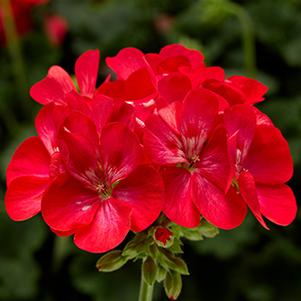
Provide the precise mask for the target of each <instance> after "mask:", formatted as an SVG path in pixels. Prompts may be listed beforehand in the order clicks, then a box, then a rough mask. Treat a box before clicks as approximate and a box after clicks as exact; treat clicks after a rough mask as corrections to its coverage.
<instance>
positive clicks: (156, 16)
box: [0, 0, 301, 301]
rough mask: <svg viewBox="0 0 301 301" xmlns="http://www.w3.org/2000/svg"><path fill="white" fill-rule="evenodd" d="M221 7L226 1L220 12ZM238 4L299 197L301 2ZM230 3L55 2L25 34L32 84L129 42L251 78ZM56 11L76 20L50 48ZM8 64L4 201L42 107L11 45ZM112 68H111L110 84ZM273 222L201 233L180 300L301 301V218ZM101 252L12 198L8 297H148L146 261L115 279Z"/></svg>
mask: <svg viewBox="0 0 301 301" xmlns="http://www.w3.org/2000/svg"><path fill="white" fill-rule="evenodd" d="M216 2H219V5H221V6H220V7H217V6H214V4H216ZM233 2H235V3H236V4H239V5H241V9H242V10H243V11H244V13H247V14H248V15H249V16H250V18H251V21H252V29H253V32H254V35H255V42H256V44H255V47H256V56H257V70H256V74H257V78H258V79H260V80H261V81H263V82H264V83H266V84H267V85H268V86H269V87H270V90H269V93H268V95H267V100H266V102H265V103H262V104H259V105H258V107H260V108H261V109H262V110H263V111H264V112H266V113H267V114H268V115H269V116H270V117H271V119H272V120H273V121H274V123H275V124H276V125H277V126H278V127H279V128H280V129H281V130H282V131H283V133H284V135H285V137H286V138H287V139H288V141H289V144H290V146H291V150H292V154H293V158H294V162H295V175H294V178H293V179H292V180H291V182H290V185H291V186H292V188H293V189H294V191H295V193H296V195H297V200H298V199H300V196H301V193H300V187H301V186H300V179H301V160H300V158H301V2H300V1H298V0H240V1H233ZM210 5H211V6H210ZM212 5H213V6H212ZM227 5H229V1H228V0H227V1H226V0H122V1H121V0H106V1H105V0H103V1H101V0H52V1H50V3H49V5H48V6H46V7H39V8H38V9H36V10H35V11H34V12H33V16H34V23H35V27H36V30H35V31H34V32H32V33H30V34H28V35H27V36H26V37H24V38H23V39H22V46H23V55H24V60H25V65H26V68H27V73H26V74H27V80H28V83H29V84H28V89H29V85H31V84H32V83H34V82H36V81H37V80H39V79H41V78H42V77H43V76H44V75H45V74H46V73H47V68H48V67H50V66H51V65H53V64H59V65H61V66H63V67H64V68H65V69H66V70H68V71H69V72H72V71H73V64H74V61H75V58H76V57H77V56H78V55H79V54H80V53H81V52H83V51H84V50H86V49H89V48H99V49H100V50H101V54H102V61H103V59H104V57H106V56H109V55H115V54H116V53H117V52H118V50H119V49H121V48H122V47H126V46H135V47H138V48H140V49H142V50H144V51H158V50H159V49H160V48H161V47H162V46H164V45H165V44H168V43H174V42H179V41H180V42H182V43H184V44H185V45H187V46H191V47H195V48H198V49H201V50H202V51H203V52H204V54H205V55H206V62H207V63H208V64H210V65H221V66H222V67H224V68H225V69H226V71H227V72H228V74H229V75H230V74H233V73H237V74H245V68H246V66H245V63H244V47H243V43H242V26H241V23H240V20H239V19H238V17H237V15H235V14H233V13H232V12H231V10H230V11H229V9H227ZM216 7H217V8H216ZM228 8H229V7H228ZM48 10H50V11H52V12H56V13H59V14H60V15H63V16H65V17H66V18H67V20H68V23H69V33H68V36H67V38H66V40H65V42H64V44H63V45H62V47H61V48H55V47H52V46H51V45H49V43H48V40H47V38H46V37H45V35H44V32H43V26H42V20H43V16H42V15H43V14H46V13H47V12H48ZM164 22H165V23H164ZM162 24H165V25H164V26H163V25H162ZM0 68H1V69H0V70H1V72H0V168H1V172H0V174H1V182H0V198H1V200H3V195H4V192H5V169H6V166H7V164H8V162H9V160H10V157H11V155H12V152H13V150H14V149H15V147H16V145H17V144H18V143H19V142H20V141H22V140H23V139H24V138H25V137H28V136H30V135H32V134H33V133H34V131H33V119H34V116H35V114H36V112H37V110H38V109H39V106H38V105H37V104H34V103H33V102H32V101H31V100H30V98H29V95H28V91H27V94H26V95H23V96H24V98H25V99H27V102H28V108H29V113H28V112H24V111H22V109H20V108H21V106H20V105H19V104H20V103H21V102H22V101H23V100H21V96H20V95H19V94H18V89H17V88H16V87H17V85H16V83H15V82H14V75H13V73H12V68H11V64H10V60H9V55H8V53H7V50H6V48H5V47H2V46H1V47H0ZM107 72H108V70H106V69H104V67H103V66H102V69H101V71H100V74H101V77H102V78H104V76H105V74H106V73H107ZM269 225H270V226H271V231H269V232H268V231H266V230H264V229H263V228H261V227H260V226H259V225H258V223H257V222H256V221H255V220H254V218H253V217H252V216H249V217H248V218H247V220H246V221H245V223H244V224H243V225H242V226H241V227H240V228H238V229H236V230H233V231H221V233H220V235H218V236H217V237H216V238H214V239H205V240H200V241H195V240H198V239H199V238H198V233H191V238H192V241H188V240H187V241H185V244H184V247H183V246H180V245H179V246H175V247H177V248H178V249H179V250H180V248H181V247H182V248H183V249H184V251H185V253H184V254H182V255H181V256H182V257H183V258H184V259H185V261H186V262H187V265H188V268H189V272H190V276H187V277H183V290H182V293H181V295H180V297H179V299H178V300H180V301H181V300H183V301H186V300H187V301H198V300H206V301H215V300H222V301H241V300H246V301H283V300H285V301H298V300H300V296H301V236H300V234H299V233H300V232H301V224H300V214H298V217H297V219H296V221H295V222H294V223H293V224H292V225H291V226H289V227H287V228H282V227H277V226H273V225H271V224H269ZM207 234H208V233H207ZM203 235H204V236H206V235H205V234H203ZM208 235H210V234H208ZM137 243H138V244H139V241H138V242H137ZM128 252H129V253H130V251H128ZM128 255H129V254H128ZM98 257H99V256H98V255H95V254H88V253H86V252H82V251H80V250H77V249H76V247H75V246H74V245H73V244H72V243H71V239H62V238H55V237H54V235H53V234H52V233H51V231H49V230H48V229H47V227H46V226H45V225H44V224H43V222H41V220H40V219H39V218H34V219H32V220H31V221H27V222H22V223H15V222H13V221H11V220H9V218H8V217H7V216H6V213H5V210H4V206H3V201H1V206H0V300H1V301H2V300H3V301H92V300H93V301H103V300H106V301H116V300H122V301H133V300H136V299H137V295H138V288H139V279H140V275H139V274H140V263H141V262H140V261H138V262H137V263H134V264H132V263H131V264H127V265H126V267H124V268H122V269H120V270H118V271H116V272H114V273H98V272H97V269H96V268H95V263H96V261H97V259H98ZM148 264H149V262H148ZM150 266H151V265H150ZM146 268H150V267H149V266H146ZM164 273H165V271H164V270H163V271H159V270H158V271H156V277H159V278H160V277H161V278H162V279H163V278H164V276H165V275H163V274H164ZM161 274H162V275H163V276H162V275H161ZM168 279H169V280H168V281H169V282H168V283H166V288H165V289H166V290H169V291H170V290H171V288H170V287H171V286H170V283H173V282H176V280H177V279H174V278H171V277H169V278H168ZM148 280H149V281H152V279H148ZM175 293H177V292H176V291H175ZM154 300H157V301H159V300H166V297H165V293H164V291H163V289H159V288H157V290H156V291H155V297H154Z"/></svg>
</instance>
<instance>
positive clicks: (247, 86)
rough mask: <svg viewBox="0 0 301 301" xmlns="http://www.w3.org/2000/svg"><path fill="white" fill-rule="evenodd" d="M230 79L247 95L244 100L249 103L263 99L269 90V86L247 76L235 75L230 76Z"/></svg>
mask: <svg viewBox="0 0 301 301" xmlns="http://www.w3.org/2000/svg"><path fill="white" fill-rule="evenodd" d="M228 81H230V82H231V83H232V84H234V86H235V87H237V88H238V89H239V90H240V91H241V92H242V93H243V95H244V97H245V101H244V102H245V103H247V104H254V103H257V102H260V101H263V100H264V98H263V95H264V94H265V93H266V92H267V91H268V88H267V87H266V86H265V85H264V84H262V83H261V82H259V81H257V80H255V79H252V78H247V77H245V76H238V75H234V76H231V77H229V78H228Z"/></svg>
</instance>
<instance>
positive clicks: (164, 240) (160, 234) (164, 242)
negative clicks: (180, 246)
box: [153, 226, 174, 248]
mask: <svg viewBox="0 0 301 301" xmlns="http://www.w3.org/2000/svg"><path fill="white" fill-rule="evenodd" d="M153 237H154V240H155V242H156V244H157V245H158V246H160V247H164V248H168V247H170V246H171V245H172V244H173V241H174V237H173V233H172V232H171V231H170V230H169V229H168V228H165V227H161V226H159V227H157V228H156V229H155V231H154V236H153Z"/></svg>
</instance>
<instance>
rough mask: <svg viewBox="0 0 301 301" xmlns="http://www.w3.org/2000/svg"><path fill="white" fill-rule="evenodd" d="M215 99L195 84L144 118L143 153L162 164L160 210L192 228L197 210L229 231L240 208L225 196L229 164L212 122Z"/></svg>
mask: <svg viewBox="0 0 301 301" xmlns="http://www.w3.org/2000/svg"><path fill="white" fill-rule="evenodd" d="M218 102H219V99H218V96H217V95H215V94H214V93H212V92H210V91H208V90H206V89H202V88H200V89H197V90H193V91H191V92H190V93H189V94H188V95H187V97H186V98H185V99H184V101H183V103H181V102H176V103H173V104H171V105H169V106H168V107H166V108H164V109H162V110H159V116H152V117H151V118H149V120H148V121H147V122H146V127H147V130H146V131H145V136H144V143H145V147H146V151H147V152H148V154H149V156H150V158H151V159H152V161H153V162H154V163H155V164H157V165H159V166H161V173H162V177H163V180H164V183H165V198H164V199H165V202H164V207H163V212H164V213H165V214H166V215H167V217H168V218H169V219H170V220H172V221H173V222H175V223H177V224H179V225H181V226H184V227H196V226H197V225H198V224H199V222H200V214H201V215H202V216H204V217H205V218H206V219H207V220H208V221H209V222H210V223H212V224H214V225H216V226H218V227H220V228H223V229H230V228H233V227H236V226H237V225H238V224H239V222H240V218H241V217H240V216H241V215H242V214H244V212H243V209H244V207H243V206H241V205H240V204H239V203H237V202H235V201H233V202H229V201H228V200H227V199H226V198H225V191H226V190H227V188H228V184H229V179H230V165H229V159H228V152H227V139H226V132H225V129H224V128H223V126H222V125H220V124H219V125H218V126H217V124H218V121H219V117H218Z"/></svg>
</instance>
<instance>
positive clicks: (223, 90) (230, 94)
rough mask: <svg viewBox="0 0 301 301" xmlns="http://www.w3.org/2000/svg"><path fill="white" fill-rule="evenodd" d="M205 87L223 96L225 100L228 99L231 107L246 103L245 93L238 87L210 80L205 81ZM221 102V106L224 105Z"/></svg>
mask: <svg viewBox="0 0 301 301" xmlns="http://www.w3.org/2000/svg"><path fill="white" fill-rule="evenodd" d="M203 86H204V87H205V88H206V89H208V90H211V91H213V92H214V93H216V94H218V95H220V96H222V97H223V98H224V99H226V101H227V102H228V104H229V105H235V104H241V103H244V102H245V98H244V95H243V93H242V92H241V91H240V90H239V89H238V88H237V87H234V86H233V85H231V84H230V83H228V82H226V81H224V82H221V81H219V80H215V79H208V80H205V81H204V83H203ZM220 102H221V104H222V103H223V102H222V101H220ZM223 106H224V105H223Z"/></svg>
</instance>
